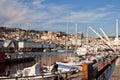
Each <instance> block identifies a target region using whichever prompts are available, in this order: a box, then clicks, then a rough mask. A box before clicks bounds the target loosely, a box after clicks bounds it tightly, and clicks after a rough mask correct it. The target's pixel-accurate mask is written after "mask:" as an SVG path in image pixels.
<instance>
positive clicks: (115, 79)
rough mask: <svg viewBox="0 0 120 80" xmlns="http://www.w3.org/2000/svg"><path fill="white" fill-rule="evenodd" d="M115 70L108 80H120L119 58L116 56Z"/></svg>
mask: <svg viewBox="0 0 120 80" xmlns="http://www.w3.org/2000/svg"><path fill="white" fill-rule="evenodd" d="M115 66H116V67H115V70H114V72H113V73H112V75H111V76H110V80H119V79H120V56H118V59H117V61H116V65H115Z"/></svg>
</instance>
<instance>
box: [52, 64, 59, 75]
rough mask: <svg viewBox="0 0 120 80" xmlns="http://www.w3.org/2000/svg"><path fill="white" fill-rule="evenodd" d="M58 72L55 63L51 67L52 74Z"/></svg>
mask: <svg viewBox="0 0 120 80" xmlns="http://www.w3.org/2000/svg"><path fill="white" fill-rule="evenodd" d="M57 71H58V64H57V63H56V62H55V63H54V65H53V68H52V73H54V74H55V72H57Z"/></svg>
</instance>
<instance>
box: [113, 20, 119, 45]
mask: <svg viewBox="0 0 120 80" xmlns="http://www.w3.org/2000/svg"><path fill="white" fill-rule="evenodd" d="M114 41H115V44H116V46H117V47H118V44H119V38H118V19H116V38H115V40H114Z"/></svg>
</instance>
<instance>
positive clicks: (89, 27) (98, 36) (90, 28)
mask: <svg viewBox="0 0 120 80" xmlns="http://www.w3.org/2000/svg"><path fill="white" fill-rule="evenodd" d="M89 29H91V30H92V31H93V32H94V33H95V34H96V35H97V36H98V37H100V38H101V39H102V40H103V41H104V42H105V43H106V44H107V45H108V46H109V47H110V48H111V49H113V50H114V48H113V47H112V46H111V45H109V44H108V42H107V41H106V40H105V39H104V38H103V37H102V36H101V35H100V34H99V33H97V32H96V31H95V30H94V29H93V28H92V27H89ZM114 51H115V50H114Z"/></svg>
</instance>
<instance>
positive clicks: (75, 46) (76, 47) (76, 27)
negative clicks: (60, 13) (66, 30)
mask: <svg viewBox="0 0 120 80" xmlns="http://www.w3.org/2000/svg"><path fill="white" fill-rule="evenodd" d="M75 25H76V30H75V32H76V40H75V45H76V46H75V48H76V49H77V33H78V31H77V30H78V28H77V24H75Z"/></svg>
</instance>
